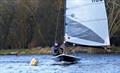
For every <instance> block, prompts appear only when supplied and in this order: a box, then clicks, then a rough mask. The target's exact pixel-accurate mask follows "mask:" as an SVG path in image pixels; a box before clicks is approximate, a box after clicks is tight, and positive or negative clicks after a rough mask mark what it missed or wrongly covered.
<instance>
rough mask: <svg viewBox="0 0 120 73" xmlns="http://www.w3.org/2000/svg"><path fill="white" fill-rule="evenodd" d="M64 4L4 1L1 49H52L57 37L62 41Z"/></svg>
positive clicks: (46, 0) (49, 0) (1, 6)
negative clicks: (47, 47)
mask: <svg viewBox="0 0 120 73" xmlns="http://www.w3.org/2000/svg"><path fill="white" fill-rule="evenodd" d="M63 1H64V0H0V49H14V48H32V47H36V46H42V47H44V46H49V45H51V44H53V42H54V41H55V35H57V36H56V40H57V41H58V42H62V41H63V35H64V31H63V30H64V25H62V24H63V22H64V19H63V18H64V5H63ZM58 13H59V14H58ZM56 24H58V25H56ZM56 26H57V27H59V28H57V29H56ZM55 31H56V32H57V33H56V32H55Z"/></svg>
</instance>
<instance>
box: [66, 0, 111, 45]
mask: <svg viewBox="0 0 120 73" xmlns="http://www.w3.org/2000/svg"><path fill="white" fill-rule="evenodd" d="M65 41H66V42H71V43H76V44H81V45H90V46H105V45H106V46H107V45H110V42H109V33H108V21H107V15H106V9H105V4H104V0H97V1H96V0H66V15H65Z"/></svg>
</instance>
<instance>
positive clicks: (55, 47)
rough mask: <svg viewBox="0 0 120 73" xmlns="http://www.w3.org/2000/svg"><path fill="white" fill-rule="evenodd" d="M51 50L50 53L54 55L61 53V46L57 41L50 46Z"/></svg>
mask: <svg viewBox="0 0 120 73" xmlns="http://www.w3.org/2000/svg"><path fill="white" fill-rule="evenodd" d="M51 51H52V54H53V55H55V56H56V55H59V54H62V53H63V48H61V47H60V45H59V44H58V43H55V44H54V45H53V46H52V48H51Z"/></svg>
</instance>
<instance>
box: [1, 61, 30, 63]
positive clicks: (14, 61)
mask: <svg viewBox="0 0 120 73" xmlns="http://www.w3.org/2000/svg"><path fill="white" fill-rule="evenodd" d="M0 63H29V61H0Z"/></svg>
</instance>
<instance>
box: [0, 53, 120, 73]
mask: <svg viewBox="0 0 120 73" xmlns="http://www.w3.org/2000/svg"><path fill="white" fill-rule="evenodd" d="M75 56H77V57H79V58H80V59H81V60H80V61H79V62H78V63H77V64H73V65H54V64H55V63H56V62H55V61H54V60H53V56H51V55H19V56H16V55H0V73H120V54H85V53H81V54H76V55H75ZM33 57H35V58H38V60H39V64H38V66H30V65H29V62H30V60H31V59H32V58H33Z"/></svg>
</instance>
